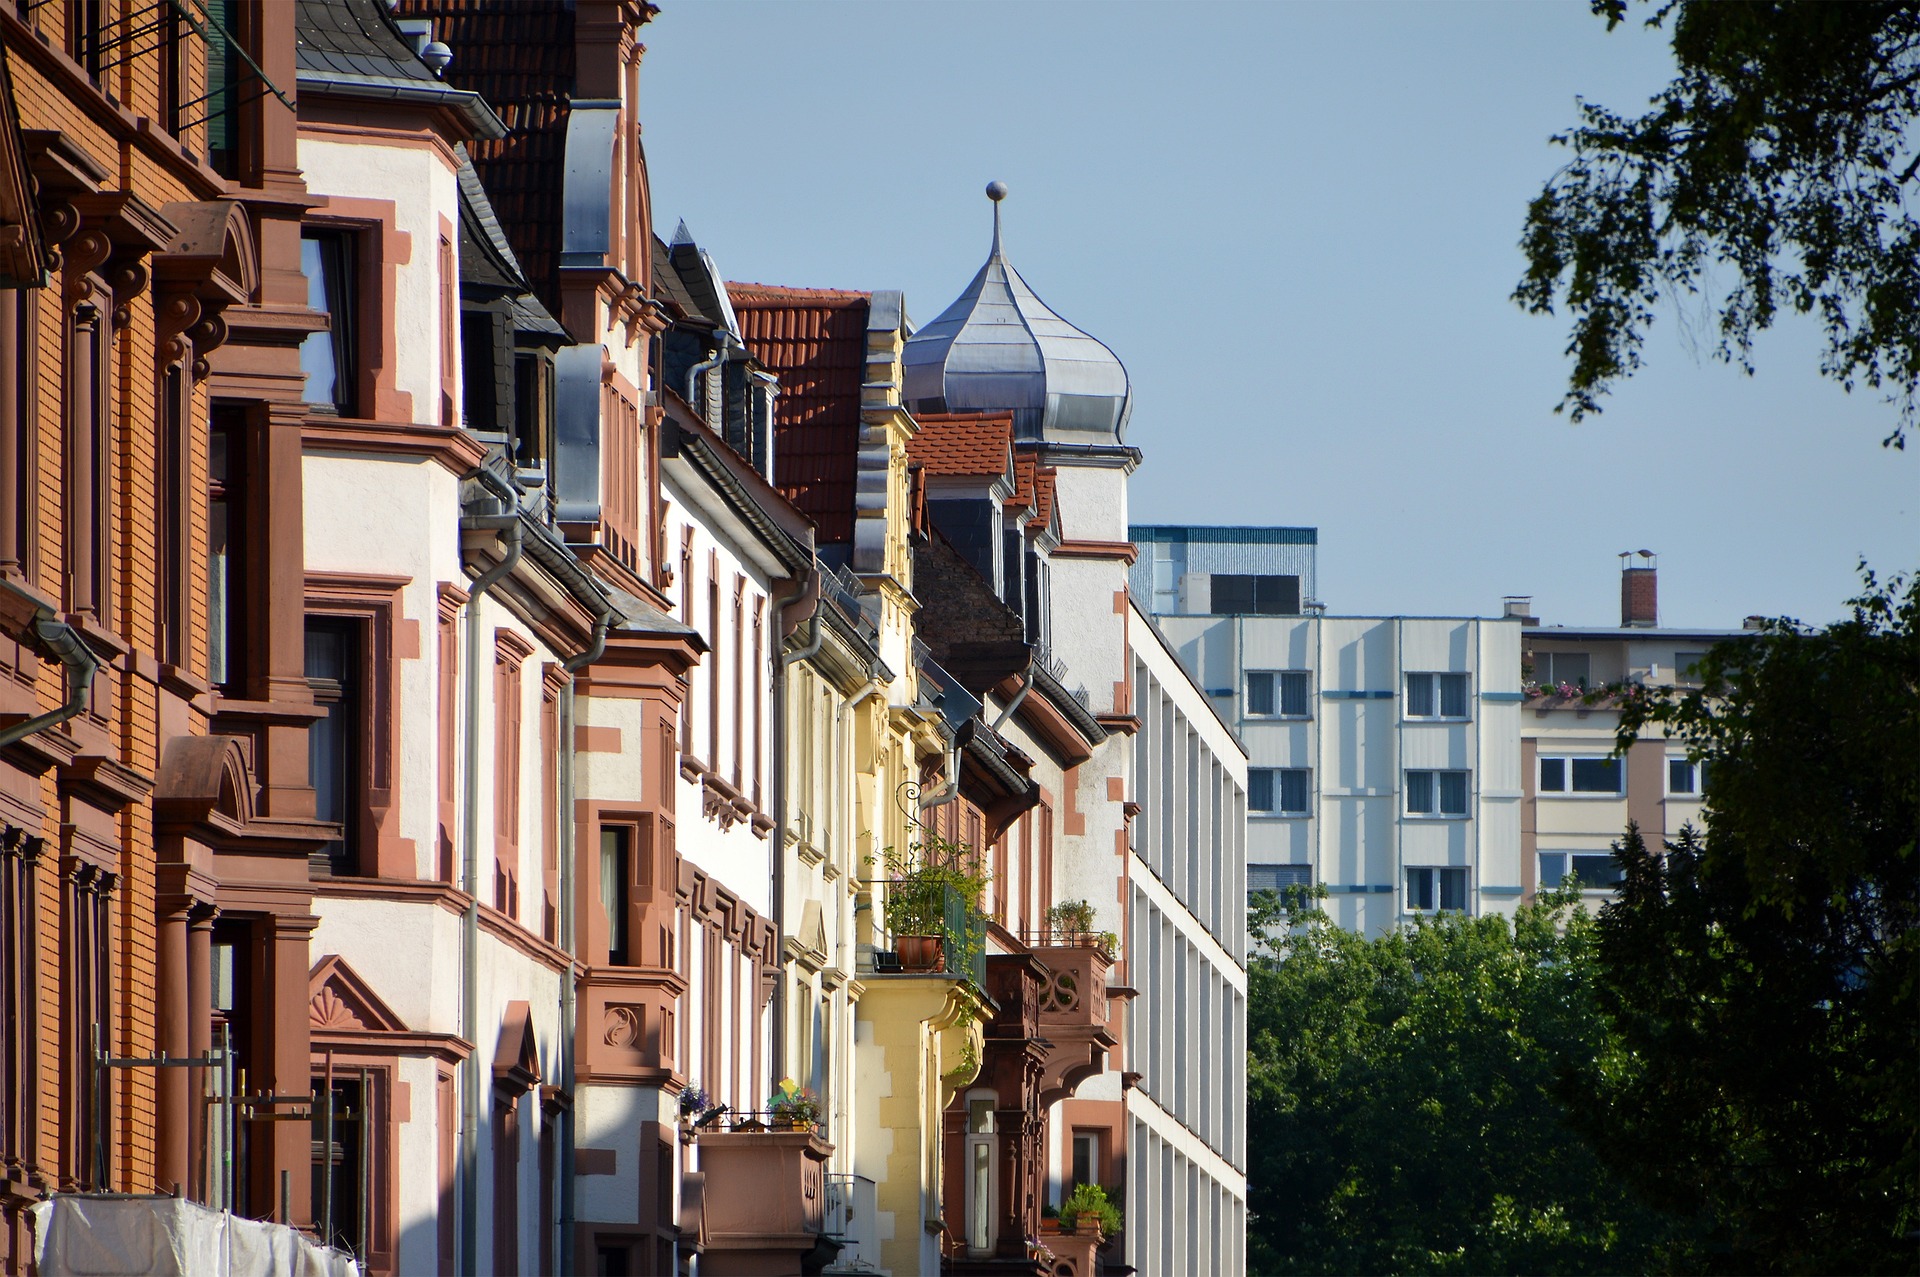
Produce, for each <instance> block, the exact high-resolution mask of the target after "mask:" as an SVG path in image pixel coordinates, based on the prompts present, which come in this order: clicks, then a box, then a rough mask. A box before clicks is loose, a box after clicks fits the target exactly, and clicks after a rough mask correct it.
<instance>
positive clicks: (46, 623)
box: [0, 613, 100, 746]
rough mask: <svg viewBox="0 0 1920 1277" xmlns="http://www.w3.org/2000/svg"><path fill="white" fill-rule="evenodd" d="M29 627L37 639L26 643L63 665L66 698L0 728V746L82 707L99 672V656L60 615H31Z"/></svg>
mask: <svg viewBox="0 0 1920 1277" xmlns="http://www.w3.org/2000/svg"><path fill="white" fill-rule="evenodd" d="M32 629H33V636H34V638H36V639H38V640H39V642H38V643H29V644H28V645H29V646H30V647H34V648H35V649H36V650H38V651H41V652H43V653H51V654H52V655H53V656H54V657H55V658H57V659H58V660H59V662H60V664H61V665H62V666H64V667H65V670H66V680H67V699H66V700H65V701H63V702H61V704H60V707H59V708H58V709H50V710H48V711H47V712H46V713H44V714H36V715H34V716H33V717H32V718H29V719H25V720H23V721H22V722H18V723H15V724H13V726H11V727H5V728H0V746H6V745H11V744H13V743H14V742H15V741H17V740H24V739H26V738H27V737H29V736H32V735H33V734H34V733H36V732H44V731H46V730H47V729H48V728H49V727H58V726H59V725H60V724H61V723H64V722H66V721H67V720H68V719H70V718H72V717H73V716H74V715H76V714H78V713H79V712H80V711H81V710H83V709H85V708H86V706H87V692H88V690H89V689H91V688H92V687H93V676H94V675H95V674H97V673H99V672H100V658H99V657H97V656H95V655H94V654H93V649H92V648H90V647H88V646H87V645H86V643H85V642H84V641H82V639H81V638H80V633H79V631H77V630H75V629H74V628H73V627H72V626H71V625H69V624H67V623H66V622H65V621H63V620H61V619H60V618H59V617H57V616H53V615H51V614H49V613H42V614H41V615H39V616H36V617H34V618H33V626H32Z"/></svg>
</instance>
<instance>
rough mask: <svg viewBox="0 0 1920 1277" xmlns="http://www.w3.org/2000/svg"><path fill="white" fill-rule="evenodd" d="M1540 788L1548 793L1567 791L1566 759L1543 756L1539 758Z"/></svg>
mask: <svg viewBox="0 0 1920 1277" xmlns="http://www.w3.org/2000/svg"><path fill="white" fill-rule="evenodd" d="M1540 790H1541V792H1542V793H1548V794H1564V793H1566V792H1567V760H1566V759H1564V758H1543V759H1541V760H1540Z"/></svg>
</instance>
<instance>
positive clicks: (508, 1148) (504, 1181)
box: [491, 1092, 520, 1277]
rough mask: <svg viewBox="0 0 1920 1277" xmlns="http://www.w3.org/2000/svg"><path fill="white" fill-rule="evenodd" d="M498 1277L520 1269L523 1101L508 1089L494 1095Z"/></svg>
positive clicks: (508, 1276)
mask: <svg viewBox="0 0 1920 1277" xmlns="http://www.w3.org/2000/svg"><path fill="white" fill-rule="evenodd" d="M491 1271H492V1272H494V1273H495V1274H496V1275H497V1277H513V1274H515V1273H517V1272H519V1271H520V1103H519V1097H517V1096H514V1095H509V1094H506V1093H504V1092H502V1093H499V1094H496V1095H495V1096H494V1099H493V1268H492V1270H491Z"/></svg>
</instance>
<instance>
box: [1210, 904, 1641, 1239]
mask: <svg viewBox="0 0 1920 1277" xmlns="http://www.w3.org/2000/svg"><path fill="white" fill-rule="evenodd" d="M1576 898H1577V891H1573V890H1570V891H1568V892H1566V893H1563V894H1560V895H1556V896H1552V897H1546V898H1543V900H1542V903H1541V904H1539V905H1537V906H1530V907H1528V908H1525V909H1522V910H1521V911H1520V914H1519V916H1518V917H1517V918H1516V919H1514V920H1512V921H1511V923H1510V922H1509V920H1508V919H1506V918H1502V917H1486V918H1466V917H1461V916H1458V915H1442V916H1440V917H1438V918H1434V919H1426V920H1422V921H1421V922H1420V923H1419V924H1418V925H1417V926H1415V927H1413V928H1411V929H1408V930H1406V931H1403V932H1396V933H1393V934H1389V935H1386V936H1381V937H1377V938H1373V939H1368V938H1365V937H1362V936H1359V935H1356V934H1354V933H1352V932H1348V931H1344V930H1342V929H1340V928H1338V927H1336V926H1334V925H1333V924H1332V922H1331V921H1330V920H1329V919H1328V917H1327V915H1326V914H1325V912H1324V911H1322V910H1321V909H1320V908H1319V906H1318V904H1317V903H1316V901H1315V898H1314V897H1313V896H1310V895H1308V894H1307V893H1305V892H1304V891H1301V890H1299V889H1295V890H1294V891H1292V892H1290V893H1289V894H1288V897H1287V898H1286V901H1285V903H1284V904H1282V903H1280V902H1279V900H1278V899H1277V898H1270V899H1269V900H1268V901H1267V902H1266V904H1265V906H1264V907H1263V908H1262V909H1257V910H1256V914H1255V917H1254V918H1253V923H1254V925H1255V927H1256V930H1257V932H1265V933H1268V934H1271V935H1275V936H1278V937H1279V940H1278V941H1277V942H1269V943H1268V944H1266V945H1265V946H1264V947H1263V950H1262V952H1261V953H1260V954H1258V955H1257V956H1256V958H1255V961H1254V962H1253V964H1252V967H1251V970H1250V971H1249V973H1248V979H1249V981H1250V983H1251V989H1250V992H1249V998H1248V1019H1249V1024H1248V1041H1249V1046H1250V1051H1249V1063H1248V1073H1249V1076H1248V1097H1247V1111H1248V1124H1249V1126H1248V1134H1249V1139H1248V1141H1247V1146H1248V1156H1249V1159H1250V1165H1249V1167H1248V1176H1247V1180H1248V1192H1249V1194H1250V1195H1251V1203H1250V1204H1251V1206H1252V1208H1253V1211H1254V1214H1255V1219H1254V1221H1253V1223H1252V1225H1251V1226H1250V1228H1249V1238H1248V1241H1249V1264H1248V1268H1249V1271H1252V1272H1258V1273H1262V1274H1267V1273H1328V1272H1355V1273H1403V1272H1445V1273H1498V1272H1557V1273H1587V1272H1630V1271H1640V1270H1643V1268H1644V1266H1645V1264H1646V1263H1647V1261H1648V1259H1649V1257H1650V1255H1651V1253H1652V1250H1651V1248H1652V1245H1653V1243H1654V1242H1655V1240H1657V1236H1658V1234H1659V1231H1660V1225H1658V1224H1656V1222H1655V1221H1654V1219H1653V1216H1652V1215H1651V1213H1650V1212H1647V1211H1645V1210H1643V1209H1641V1208H1640V1207H1638V1206H1636V1205H1635V1204H1634V1203H1633V1202H1632V1201H1631V1200H1630V1199H1629V1197H1628V1194H1627V1192H1626V1190H1625V1189H1624V1188H1623V1187H1622V1186H1621V1185H1620V1183H1619V1182H1617V1181H1616V1180H1615V1179H1614V1178H1613V1177H1612V1176H1611V1175H1610V1174H1609V1173H1608V1172H1607V1170H1606V1169H1605V1168H1604V1167H1603V1166H1602V1165H1601V1163H1600V1162H1599V1161H1598V1159H1597V1158H1596V1157H1595V1156H1594V1154H1593V1153H1592V1152H1591V1151H1590V1150H1589V1149H1588V1148H1587V1147H1586V1146H1585V1145H1584V1144H1583V1143H1582V1142H1581V1140H1580V1138H1579V1137H1578V1135H1577V1134H1576V1133H1575V1132H1574V1131H1573V1130H1572V1129H1571V1127H1570V1125H1569V1123H1568V1120H1567V1109H1566V1096H1565V1094H1564V1092H1563V1090H1562V1089H1561V1085H1560V1082H1559V1081H1558V1079H1559V1078H1560V1077H1561V1076H1562V1075H1563V1074H1564V1072H1565V1070H1564V1069H1563V1068H1562V1065H1561V1062H1562V1061H1564V1060H1568V1059H1572V1060H1578V1061H1582V1062H1585V1061H1590V1060H1613V1059H1615V1057H1616V1055H1617V1047H1616V1046H1614V1045H1613V1044H1612V1043H1611V1042H1610V1040H1609V1039H1608V1037H1607V1034H1606V1031H1605V1029H1604V1020H1603V1019H1602V1017H1601V1016H1600V1014H1599V1011H1598V1008H1597V1005H1596V1003H1595V988H1594V980H1593V962H1592V948H1593V942H1594V934H1595V933H1594V925H1595V924H1594V921H1593V919H1592V918H1591V917H1590V916H1589V915H1587V914H1586V913H1584V912H1581V911H1580V910H1578V909H1577V908H1576V907H1575V906H1574V904H1573V902H1574V900H1575V899H1576Z"/></svg>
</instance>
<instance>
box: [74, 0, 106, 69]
mask: <svg viewBox="0 0 1920 1277" xmlns="http://www.w3.org/2000/svg"><path fill="white" fill-rule="evenodd" d="M104 7H105V4H104V0H67V55H68V56H69V57H71V58H72V59H73V60H74V61H75V62H78V63H79V64H80V65H81V67H83V68H84V69H85V70H86V73H87V78H88V79H89V80H92V81H93V82H94V83H95V84H98V83H99V82H100V66H101V57H100V55H101V53H102V52H103V51H104V49H105V41H104V39H103V35H102V24H103V21H104V18H105V15H104V14H102V13H101V10H102V9H103V8H104Z"/></svg>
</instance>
